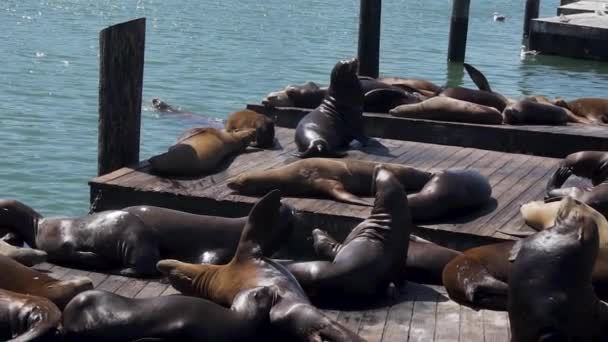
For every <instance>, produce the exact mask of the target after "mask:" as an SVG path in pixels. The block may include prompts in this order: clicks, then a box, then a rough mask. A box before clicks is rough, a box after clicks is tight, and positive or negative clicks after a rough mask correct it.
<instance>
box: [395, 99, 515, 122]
mask: <svg viewBox="0 0 608 342" xmlns="http://www.w3.org/2000/svg"><path fill="white" fill-rule="evenodd" d="M389 114H390V115H392V116H397V117H401V118H409V119H424V120H441V121H451V122H470V123H477V124H485V125H500V124H501V123H502V121H503V118H502V115H501V114H500V112H499V111H498V110H497V109H495V108H492V107H488V106H484V105H479V104H475V103H473V102H468V101H461V100H459V99H455V98H451V97H447V96H438V97H432V98H430V99H428V100H424V101H422V102H420V103H415V104H407V105H401V106H398V107H396V108H393V109H391V110H390V111H389Z"/></svg>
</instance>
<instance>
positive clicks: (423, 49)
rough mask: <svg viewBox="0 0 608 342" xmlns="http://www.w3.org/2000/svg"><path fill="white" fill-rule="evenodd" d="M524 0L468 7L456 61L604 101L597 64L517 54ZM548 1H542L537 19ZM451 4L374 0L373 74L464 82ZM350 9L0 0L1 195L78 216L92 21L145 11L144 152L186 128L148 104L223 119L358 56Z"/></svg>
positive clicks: (85, 161) (492, 75) (90, 96)
mask: <svg viewBox="0 0 608 342" xmlns="http://www.w3.org/2000/svg"><path fill="white" fill-rule="evenodd" d="M524 2H525V1H524V0H516V1H506V0H502V1H499V0H487V1H478V2H472V3H471V13H470V23H469V36H468V44H467V57H466V59H467V62H469V63H471V64H473V65H475V66H477V67H478V68H479V69H481V70H482V71H483V72H484V73H485V74H486V76H487V77H488V79H489V80H490V82H491V85H492V88H493V89H495V90H497V91H500V92H502V93H504V94H505V95H507V96H514V97H517V96H520V95H522V94H543V95H548V96H564V97H566V98H571V97H582V96H602V97H606V82H608V64H607V63H600V62H591V61H583V60H574V59H566V58H560V57H552V56H537V57H533V58H527V59H524V60H521V59H520V55H519V49H520V45H521V31H522V17H523V8H524ZM557 3H558V1H557V0H553V1H543V2H542V4H541V6H542V8H541V15H542V16H549V15H554V13H555V8H556V6H557ZM450 10H451V1H449V0H437V1H424V0H393V1H389V0H384V1H383V9H382V11H383V21H382V40H381V65H380V72H381V74H383V75H392V76H404V77H418V78H425V79H429V80H432V81H434V82H436V83H439V84H444V83H446V81H448V83H449V84H450V85H456V84H464V85H467V86H473V84H472V82H471V81H470V80H469V79H468V78H467V77H465V76H463V75H462V73H461V72H458V71H456V72H453V69H450V70H452V72H450V73H449V72H448V70H449V69H448V67H447V64H446V54H447V37H448V31H449V21H450V19H449V16H450ZM358 12H359V1H354V0H351V1H334V0H329V1H318V0H311V1H304V2H302V1H300V2H297V1H285V0H281V1H279V0H264V1H235V0H203V1H200V0H183V1H161V0H139V1H118V0H53V1H51V0H3V1H1V2H0V41H1V42H2V47H1V48H0V60H1V61H2V63H1V64H0V142H1V145H2V148H1V149H0V198H16V199H19V200H21V201H23V202H25V203H27V204H29V205H31V206H32V207H34V208H35V209H37V210H39V211H40V212H41V213H43V214H44V215H79V214H83V213H86V212H87V211H88V208H89V202H88V200H89V198H88V196H89V195H88V194H89V190H88V185H87V181H88V180H89V179H90V178H92V177H93V176H95V173H96V170H97V166H96V162H97V95H98V88H97V87H98V77H99V74H98V73H99V59H98V58H99V55H98V48H99V42H98V35H99V31H100V30H102V29H103V28H105V27H107V26H109V25H113V24H116V23H120V22H123V21H127V20H130V19H134V18H138V17H146V18H147V31H146V52H145V69H144V106H143V109H144V110H143V112H142V115H143V120H142V121H143V122H142V139H141V159H144V158H147V157H149V156H151V155H153V154H155V153H158V152H161V151H164V150H165V149H166V148H167V147H168V146H169V145H170V144H171V143H172V142H173V141H174V140H175V138H176V137H177V135H178V134H180V133H181V132H182V131H183V130H185V129H187V128H189V127H191V126H192V125H195V124H196V123H195V122H192V121H191V120H189V119H188V118H182V117H175V116H170V115H159V114H158V113H156V112H154V111H152V110H151V108H150V105H149V104H150V101H151V99H152V98H154V97H160V98H162V99H164V100H165V101H167V102H168V103H169V104H172V105H174V106H177V107H181V108H182V109H184V110H188V111H191V112H196V113H201V114H205V115H209V116H215V117H220V118H222V117H226V116H227V115H228V114H230V113H231V112H232V111H234V110H238V109H240V108H243V107H244V105H245V104H246V103H249V102H258V101H259V100H260V99H261V98H262V97H263V96H264V95H265V94H266V93H267V92H269V91H271V90H276V89H279V88H282V87H283V86H285V85H287V84H289V83H302V82H304V81H308V80H310V81H316V82H320V83H327V81H328V76H329V72H330V70H331V68H332V66H333V65H334V63H335V62H336V61H337V60H338V59H343V58H348V57H352V56H354V55H355V54H356V51H357V29H358V28H357V25H358V14H359V13H358ZM494 12H500V13H502V14H504V15H506V17H507V19H506V21H505V22H494V21H493V20H492V14H493V13H494Z"/></svg>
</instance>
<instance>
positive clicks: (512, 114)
mask: <svg viewBox="0 0 608 342" xmlns="http://www.w3.org/2000/svg"><path fill="white" fill-rule="evenodd" d="M502 115H503V116H504V122H505V123H506V124H511V125H526V124H527V125H565V124H566V123H567V122H568V121H569V120H568V113H567V112H566V111H565V110H564V109H563V108H561V107H558V106H555V105H551V104H545V103H541V102H537V101H532V100H521V101H516V102H514V103H511V104H509V105H508V106H507V107H505V108H504V110H503V112H502Z"/></svg>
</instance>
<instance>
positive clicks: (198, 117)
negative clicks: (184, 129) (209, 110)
mask: <svg viewBox="0 0 608 342" xmlns="http://www.w3.org/2000/svg"><path fill="white" fill-rule="evenodd" d="M152 107H153V108H154V109H155V110H156V111H158V112H160V113H163V114H166V115H171V116H176V117H178V118H180V119H184V120H187V121H188V122H189V123H196V124H197V125H199V126H203V127H213V128H217V129H222V128H224V120H222V119H220V118H214V117H209V116H207V115H203V114H198V113H192V112H188V111H185V110H182V109H180V108H175V107H173V106H171V105H169V104H168V103H166V102H165V101H163V100H161V99H157V98H155V99H152Z"/></svg>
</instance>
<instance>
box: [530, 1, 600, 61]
mask: <svg viewBox="0 0 608 342" xmlns="http://www.w3.org/2000/svg"><path fill="white" fill-rule="evenodd" d="M528 48H529V49H530V50H538V51H540V52H541V53H543V54H553V55H559V56H565V57H573V58H583V59H593V60H600V61H606V60H608V15H597V14H595V13H579V14H570V15H565V16H563V18H562V17H560V16H557V17H550V18H539V19H534V20H532V22H531V24H530V37H529V43H528Z"/></svg>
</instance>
